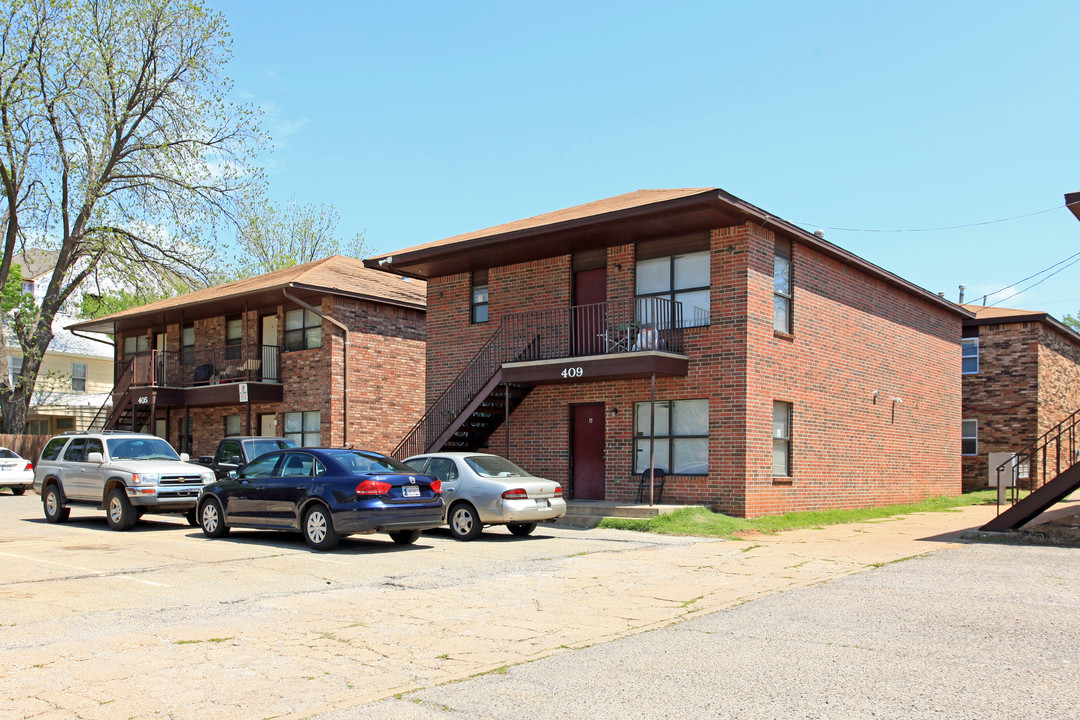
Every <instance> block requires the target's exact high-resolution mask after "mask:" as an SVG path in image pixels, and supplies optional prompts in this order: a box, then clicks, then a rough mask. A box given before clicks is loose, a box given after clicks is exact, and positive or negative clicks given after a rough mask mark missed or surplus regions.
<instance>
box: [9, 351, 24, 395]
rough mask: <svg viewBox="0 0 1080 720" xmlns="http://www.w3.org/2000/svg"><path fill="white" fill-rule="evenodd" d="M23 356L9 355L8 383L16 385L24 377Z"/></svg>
mask: <svg viewBox="0 0 1080 720" xmlns="http://www.w3.org/2000/svg"><path fill="white" fill-rule="evenodd" d="M22 360H23V359H22V356H21V355H19V356H16V355H8V384H9V385H11V387H15V383H16V382H17V381H18V379H19V378H20V377H22Z"/></svg>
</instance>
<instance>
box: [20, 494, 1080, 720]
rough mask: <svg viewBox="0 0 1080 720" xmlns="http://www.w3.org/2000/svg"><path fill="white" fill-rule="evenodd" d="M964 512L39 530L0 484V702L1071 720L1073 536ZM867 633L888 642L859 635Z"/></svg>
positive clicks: (193, 708) (263, 711)
mask: <svg viewBox="0 0 1080 720" xmlns="http://www.w3.org/2000/svg"><path fill="white" fill-rule="evenodd" d="M989 513H992V508H990V509H987V508H969V509H967V510H965V511H963V512H960V513H928V514H924V515H916V516H910V517H908V518H902V519H896V520H890V521H879V522H876V523H865V524H861V525H850V526H836V527H832V528H825V529H821V530H809V531H799V532H796V533H785V534H783V535H782V536H775V537H761V538H755V539H754V540H752V541H747V542H724V541H708V540H702V539H698V538H672V537H663V536H653V535H640V534H635V533H628V532H620V531H604V530H590V531H578V530H573V529H564V528H552V527H541V528H539V529H538V530H537V532H536V534H535V535H534V536H532V537H529V538H515V537H513V536H511V535H510V534H509V533H508V532H506V531H505V530H503V529H494V530H491V531H490V532H488V533H485V535H484V536H483V537H482V538H481V539H480V540H479V541H476V542H473V543H460V542H457V541H454V540H452V539H451V538H450V537H449V535H448V534H447V533H444V532H438V533H432V534H425V535H424V536H423V537H422V538H421V539H420V540H419V542H418V543H417V544H416V545H414V546H408V547H402V546H398V545H395V544H393V543H392V542H391V541H390V540H389V538H387V537H386V536H381V535H375V536H365V537H353V538H349V539H347V540H345V541H344V542H343V543H342V545H341V546H340V548H339V549H338V550H336V551H334V552H331V553H325V554H323V553H314V552H311V551H310V550H308V549H307V546H306V545H304V543H303V541H302V540H301V539H300V537H299V536H290V535H285V534H276V533H260V532H255V531H250V532H236V531H234V532H233V534H232V535H230V536H229V537H228V538H226V539H222V540H208V539H206V538H204V537H203V536H202V534H201V532H200V531H199V530H198V529H197V528H191V527H188V526H187V524H186V523H185V522H184V521H183V520H182V519H179V518H168V517H163V516H146V518H144V520H143V522H140V524H139V525H138V526H137V527H136V528H135V529H134V530H132V531H130V532H127V533H116V532H113V531H111V530H109V529H108V526H107V525H106V523H105V519H104V515H103V513H100V512H92V511H87V510H83V509H76V510H74V511H73V513H72V521H71V522H70V523H68V524H65V525H49V524H47V523H45V522H44V520H43V518H42V514H41V506H40V499H39V498H38V497H37V496H36V495H33V494H28V495H25V496H23V497H13V496H10V495H7V494H6V492H5V493H4V494H2V495H0V648H2V649H3V653H2V656H0V676H2V677H3V678H4V680H3V683H2V687H0V718H48V719H51V718H65V719H66V718H72V717H79V718H87V719H97V718H101V719H106V718H163V717H169V718H196V717H198V718H206V717H212V718H282V717H287V718H314V717H320V718H354V717H355V718H360V717H404V718H408V717H441V718H458V717H460V718H466V717H469V718H474V717H491V718H519V717H521V716H522V713H523V710H522V703H523V702H524V703H525V704H526V705H527V706H531V707H534V708H535V710H531V711H529V712H525V713H524V714H525V715H526V716H532V717H607V716H627V717H657V718H659V717H733V718H734V717H739V718H744V717H746V718H750V717H754V718H756V717H762V718H764V717H866V716H867V710H868V709H869V710H872V711H877V714H878V716H879V717H922V716H926V717H1002V716H1005V715H1008V716H1012V717H1033V718H1034V717H1078V716H1080V714H1078V713H1073V708H1074V704H1071V703H1070V704H1067V705H1062V702H1065V701H1059V702H1058V703H1057V704H1054V699H1055V698H1059V697H1060V698H1068V697H1069V696H1068V693H1067V692H1066V691H1067V690H1070V689H1071V682H1072V678H1074V676H1075V668H1076V664H1077V663H1080V650H1078V648H1077V646H1076V643H1075V637H1077V636H1080V633H1078V632H1077V631H1078V630H1080V627H1078V626H1080V612H1077V609H1078V608H1077V604H1078V599H1077V598H1078V593H1077V592H1076V588H1077V587H1078V586H1080V551H1077V550H1075V549H1068V548H1030V547H1020V548H1017V547H1012V546H989V545H965V544H963V543H962V542H961V541H960V539H959V537H958V535H957V532H958V531H960V530H963V529H965V528H970V527H974V526H976V525H978V524H981V523H982V522H984V521H985V520H986V519H988V517H989ZM927 553H933V555H932V556H931V557H929V558H921V557H920V558H918V559H916V560H913V561H910V562H900V563H896V562H895V561H898V560H904V559H906V558H911V557H912V556H920V555H924V554H927ZM1036 559H1037V562H1036ZM935 563H944V564H943V565H940V566H938V565H935ZM950 563H952V564H951V565H950ZM957 567H962V568H968V569H969V571H968V572H966V573H959V572H958V571H957V569H956V568H957ZM991 569H992V572H990V570H991ZM916 571H917V572H916ZM943 573H944V575H942V574H943ZM1014 577H1015V579H1016V580H1018V581H1019V582H1014ZM946 581H947V582H946ZM1002 587H1004V588H1005V589H1006V590H1007V591H1004V590H1002V589H1001V588H1002ZM994 588H998V589H997V590H996V591H995V590H994ZM875 598H876V599H877V601H875ZM885 600H888V602H885ZM923 601H925V602H927V603H931V605H928V606H925V607H923V606H922V605H919V604H918V603H919V602H923ZM912 602H915V603H916V604H914V605H912V604H911V603H912ZM785 603H787V604H789V605H791V606H792V607H793V608H796V609H801V611H800V612H795V611H794V610H792V609H788V610H785V609H784V608H785V607H788V605H785ZM950 608H951V610H949V609H950ZM856 611H857V612H856ZM898 617H900V618H902V619H903V620H904V622H902V623H898V622H896V618H898ZM919 618H924V619H925V622H926V627H925V628H923V627H922V626H920V624H919V622H918V620H919ZM845 623H849V624H851V625H850V627H849V626H847V625H845ZM860 628H861V629H860ZM867 628H869V630H867ZM1025 628H1030V629H1031V633H1032V634H1031V635H1030V636H1029V635H1028V634H1026V631H1025ZM890 630H896V631H897V632H902V634H903V635H904V637H905V638H908V639H907V640H903V639H901V640H895V641H894V640H890V639H889V637H881V638H877V639H875V637H874V636H873V634H872V633H871V632H870V631H874V632H877V631H882V632H886V631H890ZM975 638H983V639H981V640H979V641H978V642H974V639H975ZM1025 638H1027V639H1028V640H1030V642H1025ZM1070 638H1072V639H1071V640H1070ZM766 640H767V641H766ZM860 647H861V648H864V650H863V651H860V650H859V648H860ZM935 659H937V664H941V665H942V666H943V667H944V668H945V669H946V670H947V677H946V675H944V674H943V673H942V672H941V669H940V668H939V667H937V665H936V664H935V662H936V661H935ZM1018 663H1020V664H1022V665H1023V666H1019V665H1018ZM1031 664H1035V665H1036V667H1028V665H1031ZM889 667H893V668H894V671H893V672H891V673H890V671H889V670H888V669H887V668H889ZM860 668H869V669H870V670H872V672H870V671H868V672H866V673H863V672H862V670H860ZM890 678H892V679H891V680H890ZM1065 678H1067V679H1068V682H1067V683H1066V682H1065V680H1064V679H1065ZM916 679H917V682H918V685H917V686H915V685H913V684H912V683H915V682H916ZM1018 679H1019V680H1021V681H1022V683H1021V685H1022V687H1023V694H1022V695H1021V696H1017V695H1016V692H1017V691H1016V690H1015V687H1016V680H1018ZM850 683H855V685H854V686H852V685H851V684H850ZM695 688H697V690H695ZM846 688H851V692H847V690H846ZM763 689H765V690H767V692H766V693H765V694H764V695H762V692H761V691H762V690H763ZM787 690H790V692H787ZM878 690H881V693H880V694H879V693H878ZM905 692H908V693H909V694H908V695H906V696H905ZM969 695H970V697H969ZM1013 696H1017V697H1021V698H1022V700H1023V701H1024V703H1026V704H1025V705H1024V708H1027V709H1026V710H1023V709H1022V710H1021V711H1018V712H1006V711H1007V710H1009V708H1010V705H1009V704H1008V702H1009V699H1010V698H1011V697H1013ZM763 697H764V698H766V699H768V702H750V701H749V699H750V698H763ZM912 698H915V700H916V701H917V702H914V703H912V702H911V700H912ZM825 700H830V701H831V704H829V703H825V702H824V701H825ZM976 701H978V702H976ZM957 703H959V704H957ZM935 708H937V710H936V711H935ZM957 708H967V709H968V710H970V712H967V713H966V714H965V713H962V712H961V713H959V714H958V713H957V712H955V711H956V709H957ZM1040 711H1042V712H1040Z"/></svg>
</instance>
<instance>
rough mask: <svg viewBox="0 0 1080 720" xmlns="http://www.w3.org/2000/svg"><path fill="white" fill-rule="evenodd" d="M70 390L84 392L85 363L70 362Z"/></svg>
mask: <svg viewBox="0 0 1080 720" xmlns="http://www.w3.org/2000/svg"><path fill="white" fill-rule="evenodd" d="M71 390H72V392H86V363H78V362H73V363H71Z"/></svg>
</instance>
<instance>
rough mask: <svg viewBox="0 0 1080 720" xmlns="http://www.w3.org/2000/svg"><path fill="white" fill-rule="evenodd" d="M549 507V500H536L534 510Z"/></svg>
mask: <svg viewBox="0 0 1080 720" xmlns="http://www.w3.org/2000/svg"><path fill="white" fill-rule="evenodd" d="M549 507H551V501H550V500H537V501H536V508H537V509H538V510H543V509H545V508H549Z"/></svg>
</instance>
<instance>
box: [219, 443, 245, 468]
mask: <svg viewBox="0 0 1080 720" xmlns="http://www.w3.org/2000/svg"><path fill="white" fill-rule="evenodd" d="M234 457H235V458H237V462H240V460H242V459H243V457H244V450H243V448H241V447H240V441H239V440H225V441H223V442H222V443H221V447H220V448H218V454H217V458H215V459H216V460H217V462H219V463H222V462H232V461H233V460H232V459H233V458H234Z"/></svg>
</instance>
